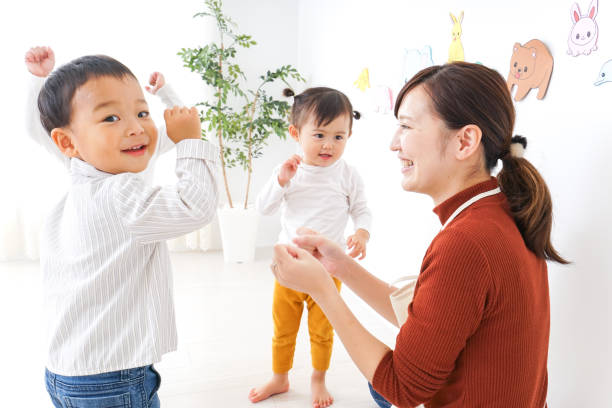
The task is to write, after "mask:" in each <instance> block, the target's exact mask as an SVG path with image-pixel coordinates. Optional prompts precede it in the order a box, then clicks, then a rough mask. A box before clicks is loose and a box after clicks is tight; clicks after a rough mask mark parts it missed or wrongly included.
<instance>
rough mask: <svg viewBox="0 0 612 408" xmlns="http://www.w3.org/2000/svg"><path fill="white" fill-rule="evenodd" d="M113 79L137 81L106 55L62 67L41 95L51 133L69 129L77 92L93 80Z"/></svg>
mask: <svg viewBox="0 0 612 408" xmlns="http://www.w3.org/2000/svg"><path fill="white" fill-rule="evenodd" d="M103 76H111V77H115V78H119V79H122V78H124V77H126V76H128V77H132V78H134V79H136V76H135V75H134V74H133V73H132V71H130V70H129V68H128V67H126V66H125V65H123V64H122V63H120V62H119V61H117V60H115V59H113V58H111V57H108V56H106V55H86V56H84V57H80V58H77V59H75V60H72V61H70V62H69V63H67V64H64V65H62V66H61V67H59V68H58V69H56V70H55V71H53V73H52V74H51V75H49V77H48V78H47V80H46V81H45V84H44V85H43V87H42V89H41V90H40V93H39V94H38V110H39V111H40V121H41V123H42V125H43V127H44V128H45V130H46V131H47V133H49V134H51V131H52V130H53V129H55V128H61V127H64V126H67V125H68V124H69V123H70V120H71V117H72V98H73V97H74V94H75V92H76V90H77V89H78V88H79V87H81V86H83V85H84V84H85V83H86V82H87V81H89V80H90V79H92V78H98V77H103Z"/></svg>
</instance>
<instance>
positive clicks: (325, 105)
mask: <svg viewBox="0 0 612 408" xmlns="http://www.w3.org/2000/svg"><path fill="white" fill-rule="evenodd" d="M283 95H285V96H287V97H291V96H293V106H292V107H291V115H290V116H289V123H291V124H292V125H293V126H295V127H296V128H298V129H300V128H301V127H302V125H304V123H305V122H306V120H308V116H309V115H310V114H311V113H312V114H314V119H315V124H316V125H317V126H321V125H323V126H325V125H327V124H329V123H330V122H332V121H333V120H334V119H336V118H337V117H338V116H340V115H348V116H349V118H350V122H349V130H351V129H352V128H353V118H355V119H359V118H360V117H361V114H360V113H359V112H357V111H354V110H353V105H351V101H350V100H349V98H348V97H347V96H346V95H345V94H343V93H342V92H340V91H338V90H336V89H332V88H326V87H322V86H320V87H315V88H308V89H306V90H305V91H304V92H302V93H301V94H299V95H295V93H294V92H293V91H292V90H291V89H289V88H286V89H285V90H284V91H283Z"/></svg>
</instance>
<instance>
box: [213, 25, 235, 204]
mask: <svg viewBox="0 0 612 408" xmlns="http://www.w3.org/2000/svg"><path fill="white" fill-rule="evenodd" d="M221 38H223V33H221ZM219 74H220V75H223V39H222V40H221V54H219ZM217 92H218V94H219V97H218V100H217V108H218V112H219V116H221V87H218V88H217ZM217 137H218V138H219V148H220V150H221V151H220V153H219V154H220V156H221V169H222V170H223V182H224V183H225V193H226V194H227V201H228V203H229V206H230V208H234V204H233V203H232V196H231V195H230V190H229V185H228V184H227V173H226V171H225V159H224V158H223V129H222V128H221V125H218V128H217Z"/></svg>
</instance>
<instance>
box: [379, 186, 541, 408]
mask: <svg viewBox="0 0 612 408" xmlns="http://www.w3.org/2000/svg"><path fill="white" fill-rule="evenodd" d="M495 187H497V180H496V179H495V178H491V180H489V181H486V182H484V183H480V184H477V185H475V186H472V187H470V188H468V189H466V190H464V191H462V192H460V193H459V194H457V195H455V196H453V197H451V198H450V199H448V200H446V201H445V202H443V203H442V204H440V205H439V206H438V207H436V208H435V209H434V212H435V213H436V214H437V215H438V216H439V217H440V221H441V222H442V223H444V222H445V221H446V220H447V219H448V218H449V217H450V215H451V214H452V213H453V212H454V211H455V209H456V208H458V207H459V206H460V205H461V204H463V203H464V202H466V201H467V200H469V199H470V198H472V197H474V196H475V195H477V194H479V193H482V192H485V191H488V190H491V189H494V188H495ZM549 329H550V305H549V295H548V276H547V268H546V262H545V261H544V260H543V259H539V258H537V257H536V256H535V255H534V254H533V252H531V251H530V250H529V249H528V248H527V247H526V246H525V242H524V241H523V238H522V237H521V234H520V232H519V230H518V228H517V226H516V224H515V222H514V220H513V218H512V216H511V215H510V212H509V206H508V202H507V200H506V197H505V196H504V195H503V194H502V193H499V194H496V195H494V196H490V197H487V198H484V199H481V200H479V201H477V202H476V203H474V204H472V205H471V206H469V207H468V208H466V209H465V210H464V211H463V212H461V213H460V214H459V215H458V216H457V217H456V218H455V219H454V220H453V221H451V223H450V224H449V225H448V226H447V227H446V228H445V229H444V230H442V231H441V232H440V233H439V234H438V235H437V236H436V237H435V238H434V240H433V241H432V243H431V245H430V246H429V248H428V250H427V253H426V254H425V258H424V259H423V264H422V266H421V272H420V275H419V279H418V282H417V285H416V288H415V292H414V298H413V301H412V303H411V304H410V306H409V308H408V320H407V321H406V323H405V324H404V325H403V326H402V328H401V329H400V333H399V335H398V336H397V340H396V346H395V350H394V351H390V352H389V353H388V354H387V355H385V357H383V359H382V360H381V361H380V364H379V365H378V368H377V369H376V372H375V374H374V379H373V381H372V382H373V386H374V388H375V389H376V390H377V391H378V392H379V393H380V394H382V395H383V396H384V397H385V398H386V399H388V400H389V401H390V402H392V403H393V404H394V405H396V406H398V407H414V406H417V405H419V404H420V403H425V406H426V407H428V408H434V407H486V408H493V407H507V408H523V407H526V408H527V407H528V408H543V407H544V405H545V401H546V390H547V379H548V376H547V368H546V365H547V356H548V336H549Z"/></svg>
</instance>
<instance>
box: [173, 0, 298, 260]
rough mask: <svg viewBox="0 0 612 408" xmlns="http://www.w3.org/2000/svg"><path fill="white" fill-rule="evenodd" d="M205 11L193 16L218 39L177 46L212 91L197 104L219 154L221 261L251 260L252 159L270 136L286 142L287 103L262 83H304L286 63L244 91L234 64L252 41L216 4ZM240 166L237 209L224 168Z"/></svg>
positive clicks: (205, 133) (210, 1)
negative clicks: (242, 183) (242, 179)
mask: <svg viewBox="0 0 612 408" xmlns="http://www.w3.org/2000/svg"><path fill="white" fill-rule="evenodd" d="M204 3H205V5H206V10H205V11H203V12H201V13H197V14H195V15H194V17H211V18H213V19H214V21H215V22H216V26H217V31H218V33H219V37H218V41H217V42H211V43H209V44H207V45H205V46H203V47H199V48H182V49H181V51H180V52H179V53H178V55H180V57H181V58H182V60H183V63H184V66H185V67H187V68H189V69H190V70H191V71H192V72H196V73H197V74H199V75H200V77H201V78H202V80H203V81H204V83H205V84H206V85H208V86H210V87H211V88H212V89H213V92H214V94H213V100H212V101H204V102H200V103H198V104H197V105H198V106H199V108H200V119H201V121H202V123H203V125H204V126H203V128H202V138H203V139H205V140H206V139H208V138H209V135H211V137H215V138H216V140H217V142H218V144H219V147H220V151H221V157H220V158H221V170H222V174H223V182H224V186H225V192H226V195H227V203H228V206H227V208H223V209H220V210H219V211H218V216H219V226H220V229H221V240H222V244H223V252H224V258H225V260H226V261H227V262H232V261H237V262H246V261H250V260H252V259H253V257H254V253H255V238H256V233H257V223H258V216H257V214H256V213H255V210H254V209H253V208H252V207H250V206H249V191H250V187H251V175H252V172H253V160H254V159H256V158H258V157H260V156H261V155H262V154H263V148H264V147H265V146H266V144H267V140H268V138H269V137H270V136H272V135H276V136H278V137H279V138H281V139H283V140H284V139H286V131H287V126H288V125H289V124H288V122H287V118H288V114H289V111H290V105H289V104H288V103H287V102H286V101H283V100H279V99H277V98H275V97H274V96H272V95H268V94H267V93H266V87H267V85H270V84H272V83H274V82H276V81H282V82H284V83H285V84H286V85H287V86H289V87H291V85H290V84H289V83H288V80H290V79H293V80H296V81H304V79H303V78H302V76H301V75H300V74H299V73H298V72H297V70H296V69H295V68H294V67H292V66H291V65H283V66H281V67H280V68H277V69H276V70H272V71H267V72H266V73H265V74H263V75H260V76H259V81H258V86H257V87H256V88H255V89H248V88H247V86H246V80H247V78H246V75H245V74H244V72H243V71H242V69H241V68H240V66H239V64H238V63H237V62H235V60H236V55H237V53H238V49H239V48H250V47H251V46H253V45H256V44H257V43H256V42H255V41H254V40H253V39H252V38H251V36H250V35H246V34H237V33H236V32H235V31H234V29H236V24H235V23H234V22H233V21H232V20H231V19H230V18H229V17H228V16H226V15H225V14H223V11H222V2H221V0H205V2H204ZM238 166H240V167H242V169H243V170H244V171H245V173H246V176H247V177H246V192H245V197H244V202H243V204H242V205H241V206H235V205H234V201H233V200H232V195H231V193H230V188H229V185H228V178H227V169H228V168H232V167H238Z"/></svg>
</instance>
